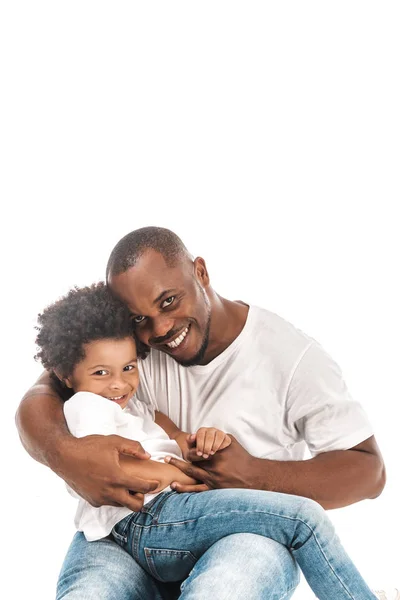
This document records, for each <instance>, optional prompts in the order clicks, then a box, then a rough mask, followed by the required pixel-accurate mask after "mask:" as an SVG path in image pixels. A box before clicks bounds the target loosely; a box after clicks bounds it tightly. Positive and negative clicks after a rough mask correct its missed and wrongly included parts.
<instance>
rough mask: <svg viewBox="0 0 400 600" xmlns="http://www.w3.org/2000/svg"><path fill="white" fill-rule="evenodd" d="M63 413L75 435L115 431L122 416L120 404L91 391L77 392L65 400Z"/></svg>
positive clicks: (101, 433) (103, 433)
mask: <svg viewBox="0 0 400 600" xmlns="http://www.w3.org/2000/svg"><path fill="white" fill-rule="evenodd" d="M64 415H65V420H66V421H67V425H68V429H69V430H70V432H71V433H72V435H74V436H75V437H84V436H85V435H93V434H99V435H111V434H113V433H117V427H118V423H119V421H120V419H121V418H123V412H122V410H121V407H120V406H118V405H117V404H115V402H111V401H110V400H107V399H106V398H103V397H102V396H98V395H97V394H93V393H91V392H77V393H76V394H75V395H74V396H72V398H71V399H70V400H67V401H66V402H65V403H64Z"/></svg>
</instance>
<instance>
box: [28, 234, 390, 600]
mask: <svg viewBox="0 0 400 600" xmlns="http://www.w3.org/2000/svg"><path fill="white" fill-rule="evenodd" d="M107 282H108V284H109V286H110V288H111V289H112V291H113V293H114V294H115V295H117V296H118V297H119V298H120V299H122V300H123V302H125V304H126V305H127V306H128V307H129V309H130V311H131V314H132V320H133V323H134V328H135V335H136V338H137V340H138V341H139V342H140V343H141V344H143V345H144V346H145V348H146V349H147V350H148V356H147V357H146V358H145V359H144V360H143V361H141V364H140V385H139V390H138V392H137V397H138V398H139V400H141V401H142V402H145V403H147V404H149V405H151V406H152V407H155V408H156V409H158V410H159V411H161V412H162V413H165V414H166V415H168V416H169V417H170V418H171V419H172V420H173V421H174V422H175V423H176V425H178V427H179V428H180V429H182V430H184V431H196V430H197V429H198V428H199V427H201V426H213V427H217V428H219V429H222V430H224V431H227V432H228V433H230V434H231V436H232V444H231V445H230V446H229V448H226V449H225V450H224V451H222V452H218V453H217V454H216V455H215V456H214V457H212V458H211V459H210V460H199V457H196V456H193V463H184V462H182V461H179V460H177V459H171V463H172V464H174V465H175V466H177V467H179V468H180V469H181V470H182V471H184V472H185V473H186V474H187V475H190V476H192V477H194V478H195V479H196V480H197V481H198V482H199V483H198V484H193V485H182V484H176V486H175V488H176V489H177V491H194V492H198V491H202V490H206V489H209V488H237V487H245V488H253V489H261V490H272V491H280V492H285V493H290V494H297V495H300V496H306V497H309V498H312V499H314V500H316V501H317V502H319V503H320V504H321V505H322V506H324V507H325V508H337V507H341V506H346V505H348V504H351V503H354V502H358V501H359V500H362V499H366V498H375V497H376V496H378V495H379V494H380V492H381V491H382V489H383V486H384V482H385V470H384V464H383V461H382V457H381V455H380V452H379V449H378V447H377V444H376V442H375V440H374V437H373V432H372V429H371V426H370V424H369V422H368V420H367V418H366V416H365V414H364V411H363V410H362V408H361V406H360V405H359V404H358V403H357V402H355V401H354V400H353V399H352V398H351V396H350V395H349V393H348V391H347V388H346V385H345V383H344V381H343V378H342V375H341V372H340V369H339V367H338V366H337V365H336V363H335V362H334V361H333V360H332V359H331V358H330V357H329V356H328V355H327V354H326V352H324V350H323V349H322V348H321V347H320V346H319V345H318V344H317V342H315V340H313V339H312V338H310V337H308V336H307V335H305V334H304V333H302V332H301V331H299V330H297V329H296V328H295V327H294V326H293V325H291V324H290V323H288V322H286V321H285V320H283V319H281V318H280V317H278V316H277V315H275V314H273V313H271V312H269V311H267V310H265V309H261V308H258V307H255V306H249V305H247V304H245V303H243V302H232V301H230V300H227V299H225V298H222V297H221V296H219V295H218V294H217V293H216V292H215V291H214V290H213V288H212V287H211V285H210V281H209V276H208V272H207V267H206V264H205V261H204V260H203V259H202V258H199V257H198V258H196V259H193V257H192V256H191V255H190V254H189V252H188V251H187V249H186V247H185V246H184V245H183V243H182V241H181V240H180V239H179V238H178V237H177V236H176V235H175V234H174V233H173V232H171V231H169V230H167V229H163V228H157V227H146V228H143V229H139V230H136V231H133V232H132V233H130V234H128V235H127V236H125V237H124V238H123V239H122V240H121V241H120V242H119V243H118V244H117V246H116V247H115V248H114V250H113V252H112V254H111V256H110V259H109V263H108V266H107ZM17 423H18V426H19V431H20V435H21V439H22V441H23V443H24V446H25V447H26V449H27V450H28V452H29V453H30V454H31V455H32V456H33V457H34V458H35V459H37V460H40V461H41V462H43V463H44V464H47V465H49V466H50V467H51V468H52V469H53V470H54V471H55V472H56V473H58V474H59V475H60V476H61V477H63V478H64V479H65V480H66V481H67V483H68V484H69V485H70V486H71V487H73V488H74V489H75V490H76V491H77V493H78V494H79V495H80V496H82V497H84V498H85V499H87V500H88V501H89V502H91V503H92V504H93V505H95V506H98V505H102V504H112V505H123V506H128V507H129V508H131V509H132V510H139V509H140V508H141V505H142V502H143V495H142V494H143V493H147V492H148V491H151V490H152V489H154V488H155V487H156V485H157V483H156V482H155V481H147V480H144V479H143V478H141V476H140V468H141V465H143V460H145V459H146V457H145V456H144V453H143V450H142V448H141V447H140V445H139V444H137V443H135V442H132V441H129V440H125V439H123V438H119V437H117V436H108V437H102V436H88V437H87V438H80V439H75V438H73V437H72V436H71V435H69V432H68V430H67V428H66V426H65V422H64V420H63V413H62V403H61V401H60V399H59V397H58V396H57V394H56V392H55V390H54V389H52V387H51V384H50V382H49V379H48V376H47V375H44V376H42V378H41V379H40V380H39V381H38V383H37V384H36V385H35V386H34V387H33V388H31V390H30V391H29V392H28V393H27V394H26V397H25V399H24V400H23V402H22V403H21V406H20V409H19V413H18V418H17ZM307 448H308V449H309V450H310V452H311V455H312V458H310V459H308V460H305V450H306V449H307ZM120 454H130V455H131V456H132V463H133V464H135V465H136V468H137V477H136V478H132V477H128V476H127V474H126V473H125V472H124V470H123V469H122V468H121V466H120V464H119V460H118V457H119V455H120ZM129 490H131V492H132V491H133V492H137V493H136V494H132V493H130V492H129ZM243 555H245V556H246V561H245V562H244V561H243ZM298 581H299V576H298V571H297V568H296V566H295V563H294V561H293V558H292V556H291V554H290V553H289V551H288V550H286V548H284V547H283V546H280V545H279V544H277V543H275V542H272V541H270V540H268V539H265V538H261V537H260V536H253V535H247V534H242V535H235V536H229V537H227V538H224V539H223V540H221V541H220V542H218V543H217V544H215V545H214V546H213V547H212V548H211V549H210V550H209V551H208V552H206V553H205V555H204V556H203V557H202V558H201V559H200V560H198V562H197V563H196V565H195V567H194V569H193V571H192V572H191V574H190V576H189V577H188V579H187V580H186V581H185V582H184V583H183V584H182V588H181V592H179V590H176V589H175V590H174V589H171V588H170V587H169V586H167V585H166V584H162V583H160V582H157V581H156V580H155V579H153V578H152V577H150V576H149V575H147V574H146V573H145V572H144V571H142V570H141V569H140V567H139V566H138V565H136V564H135V563H134V562H133V560H132V559H131V558H130V557H129V556H128V555H127V554H126V553H123V552H122V551H121V549H120V548H119V547H118V546H117V545H115V544H113V543H112V542H111V541H110V540H103V541H101V542H91V543H88V542H86V541H85V539H84V537H83V535H82V534H80V533H78V534H77V535H76V536H75V538H74V541H73V543H72V545H71V547H70V550H69V552H68V555H67V558H66V561H65V563H64V566H63V569H62V572H61V575H60V580H59V586H58V598H68V599H70V600H71V599H75V598H92V597H93V598H94V597H96V598H98V597H101V598H103V599H111V598H113V599H116V600H134V599H136V598H138V599H139V598H140V599H144V600H146V599H149V600H150V599H161V598H164V599H165V598H175V597H178V595H179V593H180V594H181V595H180V598H182V599H184V600H188V599H191V598H196V599H199V598H208V597H209V596H210V595H211V594H212V595H213V596H214V597H218V598H230V599H232V598H243V597H245V598H246V599H248V600H253V599H254V600H256V599H257V600H258V599H261V598H281V599H283V598H290V597H291V596H292V594H293V592H294V590H295V588H296V586H297V583H298ZM93 594H94V595H93Z"/></svg>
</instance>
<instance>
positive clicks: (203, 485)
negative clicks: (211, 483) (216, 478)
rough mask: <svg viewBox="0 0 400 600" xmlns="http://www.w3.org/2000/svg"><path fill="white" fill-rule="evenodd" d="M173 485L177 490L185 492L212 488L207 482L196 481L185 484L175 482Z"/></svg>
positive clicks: (205, 490)
mask: <svg viewBox="0 0 400 600" xmlns="http://www.w3.org/2000/svg"><path fill="white" fill-rule="evenodd" d="M171 487H172V489H173V490H175V492H179V493H180V494H183V493H185V492H188V493H192V492H207V491H208V490H209V489H210V488H209V487H208V485H207V484H206V483H195V484H190V485H184V484H183V483H178V482H173V483H172V484H171Z"/></svg>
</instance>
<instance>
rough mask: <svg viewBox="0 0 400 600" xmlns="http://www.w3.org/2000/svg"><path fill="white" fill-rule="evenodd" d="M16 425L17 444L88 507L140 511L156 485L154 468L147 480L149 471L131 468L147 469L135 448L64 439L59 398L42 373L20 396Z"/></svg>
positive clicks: (121, 441) (111, 441)
mask: <svg viewBox="0 0 400 600" xmlns="http://www.w3.org/2000/svg"><path fill="white" fill-rule="evenodd" d="M16 424H17V428H18V431H19V435H20V438H21V442H22V444H23V446H24V448H25V449H26V450H27V452H28V453H29V454H30V455H31V456H32V458H34V459H35V460H37V461H39V462H41V463H42V464H44V465H47V466H48V467H50V468H51V469H52V470H53V471H54V472H55V473H57V475H59V476H60V477H61V478H62V479H64V480H65V481H66V483H68V485H69V486H70V487H72V488H73V489H74V490H75V491H76V492H77V493H78V494H79V495H80V496H82V497H83V498H85V500H87V501H88V502H89V503H90V504H92V505H93V506H101V505H104V504H108V505H111V506H127V507H128V508H130V509H131V510H133V511H137V510H139V509H140V508H141V506H142V505H143V494H145V493H147V492H151V491H153V490H154V489H156V487H157V486H158V485H159V480H157V474H158V473H159V468H158V470H157V467H155V469H154V472H155V475H154V476H153V477H154V479H151V480H147V477H148V476H149V475H150V470H149V469H146V473H145V474H140V473H139V470H138V471H135V466H140V465H141V463H142V462H144V463H147V460H146V459H148V458H149V455H148V454H147V453H145V452H144V450H143V448H142V446H141V445H140V444H139V443H138V442H135V441H133V440H127V439H125V438H122V437H119V436H116V435H109V436H101V435H90V436H86V437H83V438H79V439H78V438H75V437H73V436H72V435H71V434H70V433H69V431H68V428H67V425H66V422H65V419H64V414H63V404H62V401H61V398H60V397H59V395H58V394H57V392H56V391H55V389H54V387H53V386H52V382H51V379H50V377H49V374H48V373H43V375H41V377H39V379H38V381H37V382H36V384H35V385H34V386H33V387H32V388H31V389H30V390H28V392H27V393H26V394H25V396H24V398H23V399H22V401H21V404H20V406H19V408H18V411H17V414H16ZM121 456H124V467H126V465H127V462H128V461H129V460H130V465H131V467H130V472H129V473H127V472H126V471H125V470H124V468H122V466H121V463H120V458H121ZM138 459H140V460H138ZM152 464H156V463H154V461H153V463H152ZM162 466H163V465H162ZM150 469H151V467H150ZM156 471H157V474H156ZM134 473H137V475H136V476H135V475H134ZM129 490H134V491H135V492H137V494H132V493H130V491H129Z"/></svg>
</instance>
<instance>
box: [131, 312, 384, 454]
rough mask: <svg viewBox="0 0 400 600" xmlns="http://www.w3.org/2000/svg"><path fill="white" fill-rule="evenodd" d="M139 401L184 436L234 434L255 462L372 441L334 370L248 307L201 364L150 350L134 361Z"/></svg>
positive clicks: (295, 335) (304, 340)
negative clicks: (201, 431)
mask: <svg viewBox="0 0 400 600" xmlns="http://www.w3.org/2000/svg"><path fill="white" fill-rule="evenodd" d="M139 369H140V385H139V389H138V392H137V394H136V395H137V398H138V399H139V400H141V401H143V402H145V403H146V404H147V405H148V406H150V407H152V408H155V409H157V410H159V411H161V412H162V413H164V414H166V415H168V416H169V417H170V419H172V421H173V422H174V423H176V425H177V426H178V427H180V428H181V429H182V430H183V431H187V432H189V433H193V432H195V431H196V430H197V429H198V428H199V427H203V426H212V427H217V428H219V429H222V430H223V431H226V432H227V433H232V434H233V435H234V436H235V437H236V438H237V440H238V441H239V442H240V443H241V444H242V445H243V446H244V447H245V448H246V449H247V451H248V452H249V453H250V454H252V455H253V456H256V457H259V458H271V459H273V460H302V459H304V458H305V451H306V448H307V447H308V449H309V451H310V453H311V455H312V456H315V455H316V454H319V453H320V452H328V451H330V450H347V449H348V448H352V447H353V446H356V445H357V444H359V443H361V442H362V441H363V440H365V439H367V438H368V437H370V436H372V435H373V430H372V427H371V425H370V423H369V421H368V419H367V417H366V415H365V413H364V411H363V409H362V407H361V406H360V404H359V403H358V402H355V401H354V400H353V399H352V398H351V396H350V394H349V392H348V390H347V387H346V384H345V382H344V381H343V377H342V374H341V371H340V368H339V367H338V365H337V364H336V363H335V362H334V361H333V360H332V359H331V358H330V356H329V355H328V354H327V353H326V352H325V351H324V350H323V349H322V348H321V346H320V345H319V344H318V343H317V342H316V341H315V340H313V339H312V338H310V337H309V336H307V335H305V334H304V333H303V332H301V331H299V330H298V329H296V328H295V327H294V326H293V325H291V324H290V323H288V322H287V321H285V320H284V319H282V318H281V317H279V316H278V315H276V314H274V313H271V312H269V311H268V310H264V309H261V308H258V307H255V306H250V308H249V312H248V316H247V321H246V324H245V326H244V328H243V330H242V331H241V333H240V334H239V336H238V337H237V338H236V339H235V340H234V341H233V342H232V344H231V345H230V346H229V347H228V348H226V350H225V351H224V352H222V354H220V355H219V356H217V357H216V358H215V359H214V360H212V361H211V362H210V363H209V364H207V365H204V366H202V365H196V366H193V367H182V366H181V365H179V364H178V363H177V362H176V361H174V360H173V359H172V358H171V357H170V356H168V355H167V354H165V353H163V352H159V351H157V350H151V352H150V354H149V356H148V357H147V358H146V359H145V360H143V361H139Z"/></svg>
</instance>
